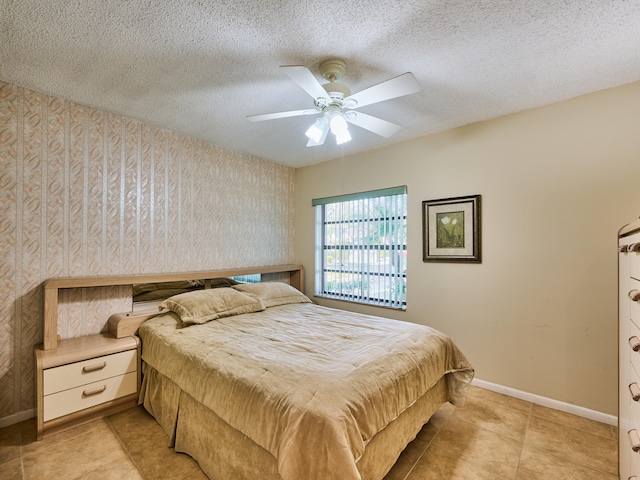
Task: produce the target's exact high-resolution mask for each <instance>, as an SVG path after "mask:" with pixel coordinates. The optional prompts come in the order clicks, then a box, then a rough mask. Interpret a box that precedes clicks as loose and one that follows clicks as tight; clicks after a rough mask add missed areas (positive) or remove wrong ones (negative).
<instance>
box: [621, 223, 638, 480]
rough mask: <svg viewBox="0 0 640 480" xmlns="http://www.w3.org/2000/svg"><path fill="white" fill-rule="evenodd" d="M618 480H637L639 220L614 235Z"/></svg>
mask: <svg viewBox="0 0 640 480" xmlns="http://www.w3.org/2000/svg"><path fill="white" fill-rule="evenodd" d="M618 251H619V253H618V264H619V268H618V271H619V362H620V365H619V375H620V377H619V386H618V398H619V410H618V430H619V437H618V451H619V473H620V480H640V220H638V221H635V222H633V223H631V224H629V225H627V226H625V227H623V228H622V229H621V230H620V232H619V235H618Z"/></svg>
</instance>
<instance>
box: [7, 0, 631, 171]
mask: <svg viewBox="0 0 640 480" xmlns="http://www.w3.org/2000/svg"><path fill="white" fill-rule="evenodd" d="M333 57H337V58H340V59H343V60H344V61H346V62H347V73H346V75H345V76H344V77H343V78H342V80H341V81H342V82H344V83H346V84H347V85H349V87H350V88H351V90H352V92H358V91H360V90H363V89H364V88H367V87H369V86H371V85H374V84H376V83H379V82H382V81H384V80H387V79H389V78H391V77H394V76H396V75H399V74H401V73H404V72H407V71H410V72H413V73H414V74H415V76H416V78H417V79H418V81H419V82H420V84H421V85H422V89H423V90H422V91H421V92H420V93H416V94H412V95H410V96H406V97H402V98H398V99H394V100H389V101H387V102H384V103H379V104H375V105H370V106H367V107H363V108H362V111H363V112H365V113H369V114H371V115H375V116H378V117H381V118H384V119H386V120H389V121H392V122H394V123H397V124H399V125H401V126H402V129H401V130H400V131H399V132H398V133H396V134H395V135H394V136H393V137H391V138H388V139H385V138H382V137H379V136H377V135H375V134H372V133H370V132H367V131H365V130H362V129H359V128H358V127H355V126H353V127H351V132H352V136H353V140H352V141H351V142H350V143H348V144H346V145H344V155H349V154H352V153H355V152H358V151H363V150H369V149H372V148H377V147H380V146H382V145H388V144H390V143H395V142H398V141H402V140H407V139H410V138H415V137H419V136H423V135H428V134H431V133H435V132H439V131H443V130H447V129H450V128H453V127H457V126H460V125H465V124H469V123H472V122H476V121H480V120H486V119H489V118H494V117H497V116H501V115H505V114H508V113H511V112H516V111H520V110H524V109H528V108H532V107H537V106H541V105H546V104H549V103H552V102H556V101H559V100H564V99H568V98H571V97H575V96H578V95H582V94H585V93H589V92H593V91H597V90H601V89H605V88H609V87H615V86H618V85H622V84H625V83H630V82H634V81H638V80H640V0H492V1H488V0H487V1H469V0H403V1H395V0H387V1H382V0H323V1H322V2H308V1H300V0H271V1H264V0H263V1H234V0H226V1H225V0H155V1H154V0H101V1H95V0H0V80H3V81H6V82H10V83H13V84H15V85H19V86H23V87H26V88H32V89H36V90H40V91H43V92H46V93H51V94H55V95H58V96H61V97H63V98H66V99H69V100H71V101H74V102H77V103H81V104H84V105H88V106H92V107H97V108H101V109H104V110H108V111H111V112H116V113H120V114H125V115H128V116H130V117H133V118H137V119H141V120H144V121H148V122H150V123H153V124H155V125H159V126H161V127H165V128H168V129H171V130H175V131H178V132H182V133H185V134H189V135H192V136H195V137H198V138H201V139H204V140H207V141H210V142H212V143H215V144H218V145H222V146H225V147H228V148H231V149H234V150H238V151H241V152H248V153H251V154H254V155H257V156H259V157H262V158H266V159H270V160H273V161H276V162H279V163H283V164H287V165H292V166H303V165H309V164H312V163H317V162H321V161H325V160H329V159H332V158H336V157H339V156H340V155H341V154H342V153H343V151H342V147H338V146H336V145H335V143H334V141H333V139H332V138H328V139H327V142H326V143H325V145H323V146H320V147H312V148H307V147H305V144H306V140H307V139H306V137H305V136H304V132H305V130H306V129H307V128H308V126H309V125H310V124H311V123H313V120H314V117H308V116H305V117H294V118H286V119H279V120H272V121H268V122H257V123H253V122H249V121H248V120H247V119H246V118H245V117H246V116H247V115H251V114H258V113H267V112H273V111H282V110H298V109H305V108H310V107H311V106H312V100H311V98H310V97H309V96H308V95H307V94H306V93H305V92H304V90H302V89H301V88H300V87H298V86H297V85H296V84H295V83H294V82H293V81H291V80H290V79H289V78H288V77H287V76H285V75H284V74H282V72H281V71H279V69H278V66H279V65H305V66H307V67H309V68H310V69H311V70H312V71H313V72H314V73H316V74H317V73H318V64H319V63H320V62H321V61H322V60H325V59H327V58H333ZM318 78H319V79H320V77H319V75H318ZM323 83H324V81H323Z"/></svg>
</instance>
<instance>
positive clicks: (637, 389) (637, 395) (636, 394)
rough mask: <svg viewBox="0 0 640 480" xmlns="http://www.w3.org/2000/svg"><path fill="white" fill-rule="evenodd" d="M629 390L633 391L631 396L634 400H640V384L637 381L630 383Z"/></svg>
mask: <svg viewBox="0 0 640 480" xmlns="http://www.w3.org/2000/svg"><path fill="white" fill-rule="evenodd" d="M629 391H630V392H631V398H633V401H634V402H637V401H639V400H640V386H639V385H638V384H637V383H636V382H633V383H632V384H631V385H629Z"/></svg>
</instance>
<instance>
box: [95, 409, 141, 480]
mask: <svg viewBox="0 0 640 480" xmlns="http://www.w3.org/2000/svg"><path fill="white" fill-rule="evenodd" d="M104 419H105V421H106V423H107V425H109V428H110V429H111V431H112V432H113V434H114V435H115V436H116V438H117V439H118V442H120V445H121V446H122V449H123V450H124V451H125V453H126V454H127V457H129V460H131V463H132V464H133V466H134V467H135V468H136V470H137V471H138V474H139V475H140V476H141V477H142V478H143V479H144V480H147V477H145V476H144V475H143V473H142V471H141V470H140V467H138V464H137V463H136V462H135V460H134V459H133V458H132V457H131V454H130V453H129V449H128V448H127V447H126V446H125V444H124V443H123V442H122V439H121V438H120V435H118V432H116V429H115V428H113V425H111V421H110V420H109V417H105V418H104Z"/></svg>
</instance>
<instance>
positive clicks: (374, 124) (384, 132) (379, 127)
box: [344, 110, 400, 137]
mask: <svg viewBox="0 0 640 480" xmlns="http://www.w3.org/2000/svg"><path fill="white" fill-rule="evenodd" d="M344 119H345V120H346V121H347V122H349V123H352V124H354V125H356V126H358V127H360V128H364V129H365V130H369V131H371V132H373V133H377V134H378V135H380V136H382V137H390V136H391V135H393V134H394V133H396V132H397V131H398V130H400V125H396V124H395V123H391V122H387V121H386V120H382V119H381V118H378V117H373V116H371V115H367V114H366V113H362V112H356V111H354V110H350V111H348V112H346V114H345V116H344Z"/></svg>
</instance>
